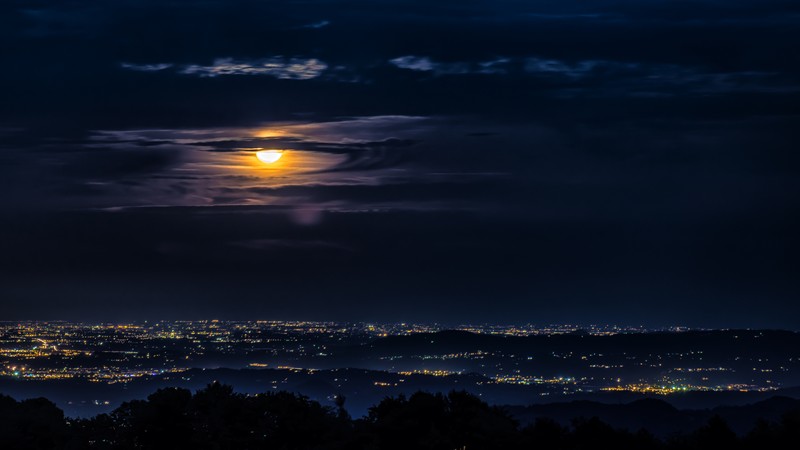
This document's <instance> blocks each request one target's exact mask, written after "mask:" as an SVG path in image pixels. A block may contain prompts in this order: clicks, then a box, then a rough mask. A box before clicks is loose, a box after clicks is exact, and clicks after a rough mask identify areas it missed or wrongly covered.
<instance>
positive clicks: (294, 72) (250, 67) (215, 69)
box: [120, 56, 328, 80]
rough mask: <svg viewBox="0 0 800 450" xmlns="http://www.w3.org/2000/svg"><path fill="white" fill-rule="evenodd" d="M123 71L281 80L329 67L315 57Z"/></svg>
mask: <svg viewBox="0 0 800 450" xmlns="http://www.w3.org/2000/svg"><path fill="white" fill-rule="evenodd" d="M120 66H121V67H122V68H123V69H127V70H135V71H139V72H158V71H162V70H165V69H169V68H171V67H176V68H178V72H179V73H182V74H185V75H196V76H199V77H207V78H213V77H218V76H223V75H267V76H272V77H275V78H280V79H284V80H310V79H312V78H316V77H318V76H320V75H321V74H322V72H324V71H325V69H327V68H328V65H327V64H325V63H324V62H322V61H320V60H318V59H315V58H285V57H282V56H275V57H272V58H265V59H256V60H245V59H234V58H217V59H215V60H214V63H213V64H211V65H200V64H189V65H183V66H176V65H175V64H171V63H160V64H131V63H121V64H120Z"/></svg>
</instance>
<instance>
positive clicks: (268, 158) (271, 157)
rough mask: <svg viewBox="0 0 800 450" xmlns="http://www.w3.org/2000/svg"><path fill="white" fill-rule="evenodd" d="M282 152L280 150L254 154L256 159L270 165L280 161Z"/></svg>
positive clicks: (262, 151)
mask: <svg viewBox="0 0 800 450" xmlns="http://www.w3.org/2000/svg"><path fill="white" fill-rule="evenodd" d="M281 156H283V152H282V151H280V150H261V151H258V152H256V158H258V160H259V161H261V162H263V163H265V164H272V163H274V162H275V161H277V160H279V159H281Z"/></svg>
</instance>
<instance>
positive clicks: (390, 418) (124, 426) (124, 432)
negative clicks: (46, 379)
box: [0, 383, 800, 450]
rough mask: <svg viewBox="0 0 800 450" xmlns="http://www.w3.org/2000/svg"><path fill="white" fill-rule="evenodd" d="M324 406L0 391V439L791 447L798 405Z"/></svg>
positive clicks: (267, 398) (421, 401)
mask: <svg viewBox="0 0 800 450" xmlns="http://www.w3.org/2000/svg"><path fill="white" fill-rule="evenodd" d="M335 404H336V405H337V406H336V407H327V406H323V405H321V404H320V403H319V402H316V401H313V400H310V399H308V398H307V397H304V396H301V395H296V394H292V393H288V392H277V393H266V394H259V395H245V394H240V393H236V392H234V391H233V388H232V387H230V386H226V385H222V384H219V383H213V384H210V385H208V386H207V387H206V388H204V389H202V390H199V391H197V392H196V393H194V394H192V393H191V392H190V391H189V390H186V389H178V388H167V389H160V390H158V391H156V392H155V393H153V394H152V395H150V396H149V397H148V398H147V400H134V401H131V402H126V403H124V404H122V405H121V406H120V407H119V408H117V409H116V410H114V411H113V412H111V413H109V414H101V415H98V416H96V417H93V418H89V419H70V418H65V417H64V413H63V411H61V410H60V409H59V408H58V407H56V405H55V404H53V403H52V402H50V401H49V400H46V399H42V398H40V399H31V400H24V401H19V402H18V401H16V400H14V399H12V398H11V397H7V396H2V395H0V448H2V449H9V450H12V449H13V450H16V449H20V450H23V449H25V450H27V449H120V450H123V449H193V450H195V449H199V450H205V449H208V450H212V449H213V450H222V449H231V450H248V449H334V450H336V449H342V450H345V449H364V450H368V449H381V450H384V449H385V450H393V449H398V450H400V449H403V450H409V449H432V450H433V449H435V450H456V449H458V450H463V449H466V450H480V449H498V450H500V449H503V450H507V449H546V450H558V449H564V450H573V449H574V450H578V449H600V448H613V449H615V450H627V449H631V450H632V449H637V450H647V449H664V450H668V449H676V450H677V449H717V448H721V449H726V450H728V449H732V450H737V449H741V450H749V449H753V450H756V449H758V450H761V449H787V450H788V449H792V450H794V449H796V448H798V444H799V443H800V411H796V412H794V413H790V414H786V415H785V416H784V417H783V419H782V420H780V421H778V422H774V423H770V422H766V421H760V422H758V423H757V424H756V425H755V427H754V428H753V429H752V431H750V432H749V433H747V434H746V435H744V436H737V435H736V433H734V432H733V431H732V430H731V429H730V428H729V427H728V425H727V424H726V423H725V421H724V420H722V419H721V418H719V417H714V418H712V419H711V420H709V422H708V423H707V424H706V425H705V426H703V427H701V428H699V429H697V430H695V431H694V432H692V433H688V434H684V435H677V436H673V437H670V438H668V439H663V440H662V439H657V438H656V437H655V436H653V435H652V434H651V433H649V432H648V431H646V430H634V431H629V430H619V429H614V428H613V427H611V426H609V425H608V424H606V423H604V422H602V421H600V420H599V419H597V418H576V419H575V420H573V422H572V424H571V426H562V425H560V424H558V423H556V422H555V421H553V420H548V419H537V420H536V421H535V422H534V423H532V424H530V425H527V426H524V427H521V426H520V425H519V424H518V423H517V422H516V421H515V420H513V419H512V418H511V416H510V415H509V414H508V413H506V412H505V411H504V410H502V409H500V408H498V407H493V406H490V405H488V404H487V403H485V402H483V401H482V400H480V399H479V398H478V397H476V396H474V395H472V394H469V393H466V392H463V391H462V392H457V391H453V392H450V393H449V394H446V395H445V394H430V393H424V392H418V393H416V394H413V395H411V396H410V397H404V396H399V397H388V398H385V399H384V400H383V401H381V402H380V403H379V404H377V405H375V406H374V407H372V408H370V410H369V414H368V415H367V416H366V417H363V418H360V419H353V418H351V417H350V416H349V414H348V413H347V412H346V410H345V405H346V402H345V399H344V398H343V397H338V398H336V402H335Z"/></svg>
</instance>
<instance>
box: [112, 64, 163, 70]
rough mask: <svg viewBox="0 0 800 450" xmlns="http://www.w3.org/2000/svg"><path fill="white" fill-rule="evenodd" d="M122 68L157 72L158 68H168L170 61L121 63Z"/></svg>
mask: <svg viewBox="0 0 800 450" xmlns="http://www.w3.org/2000/svg"><path fill="white" fill-rule="evenodd" d="M120 66H122V68H123V69H128V70H137V71H139V72H158V71H159V70H164V69H169V68H170V67H172V64H170V63H162V64H130V63H121V64H120Z"/></svg>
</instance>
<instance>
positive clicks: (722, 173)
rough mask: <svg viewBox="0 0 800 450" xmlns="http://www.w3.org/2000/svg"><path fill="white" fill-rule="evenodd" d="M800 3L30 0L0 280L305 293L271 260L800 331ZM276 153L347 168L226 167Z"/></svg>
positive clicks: (15, 82)
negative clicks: (798, 326) (194, 281)
mask: <svg viewBox="0 0 800 450" xmlns="http://www.w3.org/2000/svg"><path fill="white" fill-rule="evenodd" d="M799 22H800V5H799V4H798V3H797V2H796V1H786V0H761V1H755V0H730V1H724V2H723V1H717V0H699V1H692V2H689V1H675V0H598V1H592V2H586V1H580V0H565V1H560V2H551V1H518V0H504V1H490V0H481V1H468V2H464V1H450V0H447V1H437V2H420V1H399V0H398V1H382V2H374V1H330V0H319V1H309V2H300V3H295V2H288V1H287V2H263V1H246V0H242V1H233V0H225V1H223V0H219V1H204V2H196V1H188V0H185V1H181V0H171V1H155V0H137V1H133V0H131V1H127V0H118V1H113V2H101V3H98V2H94V1H89V0H70V1H54V0H40V1H33V2H31V1H16V0H14V1H7V2H4V3H3V5H2V6H1V7H0V39H2V40H3V42H4V43H5V45H2V46H0V58H2V60H3V61H4V66H3V68H2V69H0V84H2V86H4V90H5V91H4V95H3V100H2V102H0V189H2V190H3V192H4V193H5V195H4V196H3V198H2V200H0V214H2V218H3V219H4V220H2V221H1V222H0V236H2V238H0V239H2V240H0V246H1V247H2V249H3V252H2V255H1V256H0V265H2V267H3V268H4V269H5V270H4V273H5V274H7V275H4V276H5V277H6V278H8V279H9V281H13V286H12V285H11V284H5V285H4V287H3V288H0V289H4V290H5V291H6V292H5V293H0V294H3V295H2V297H3V298H9V299H11V300H9V301H10V302H12V303H10V304H9V306H8V309H7V310H8V311H11V312H10V313H9V314H11V315H17V316H19V317H22V316H30V314H33V313H32V312H31V311H32V310H31V309H30V307H29V306H28V305H33V304H38V302H41V301H45V300H46V301H51V300H47V299H49V298H51V297H53V296H55V291H54V290H49V289H48V288H46V287H37V289H33V288H31V287H30V286H31V285H32V284H36V285H37V286H44V285H47V283H42V282H39V281H36V282H34V281H31V280H34V279H37V280H38V278H35V277H40V276H41V277H44V278H43V279H44V280H45V281H48V280H49V281H52V283H53V284H52V285H53V286H61V287H62V288H63V289H64V290H65V292H72V291H74V292H81V294H80V295H78V294H74V295H73V294H70V297H69V298H70V300H69V301H71V302H74V303H75V305H76V311H77V312H78V313H80V312H81V311H84V312H85V311H86V309H87V308H88V307H86V308H83V307H82V306H81V305H82V303H81V302H82V300H81V299H80V296H81V295H83V296H86V297H87V298H93V299H97V298H100V297H103V296H106V295H111V294H112V293H113V292H114V291H115V290H118V286H123V285H130V284H135V283H136V280H137V277H139V276H141V277H142V279H145V280H149V281H148V283H151V284H149V286H150V288H151V290H158V289H160V288H161V287H163V289H165V290H170V292H176V293H183V294H186V295H189V294H191V295H192V296H197V301H198V302H199V303H204V304H206V305H213V304H214V302H215V301H218V300H215V299H214V298H213V297H214V296H213V295H211V294H210V293H211V292H216V293H221V292H222V293H225V294H227V293H229V292H234V291H237V292H238V293H239V294H240V295H241V297H242V300H241V301H240V303H238V304H237V306H239V307H240V309H241V310H242V311H249V312H261V313H264V314H268V313H270V312H274V311H278V310H281V311H288V310H286V309H281V308H283V307H279V306H278V305H276V304H270V305H263V304H261V303H259V298H260V297H259V296H258V293H259V292H260V288H259V286H258V283H250V282H248V281H247V280H249V279H251V278H248V277H251V276H252V275H254V274H263V273H271V274H273V275H270V276H269V277H267V278H269V281H270V285H271V288H273V289H274V290H275V292H280V293H281V295H283V296H284V297H283V298H292V299H297V301H296V303H297V304H299V305H314V306H318V307H320V308H323V307H325V304H327V303H330V302H331V301H332V300H335V301H338V302H341V304H342V310H343V311H345V313H343V315H345V316H346V315H347V314H356V313H357V312H358V311H359V308H361V307H362V306H363V305H364V304H365V302H375V304H374V305H372V306H370V308H369V310H370V311H371V313H370V314H373V315H374V316H376V317H378V316H383V317H393V316H392V314H393V312H394V311H396V310H397V309H398V308H405V309H408V310H418V311H420V312H419V317H420V318H422V319H425V318H426V317H425V315H426V313H425V308H426V307H428V306H429V305H432V304H438V305H440V307H437V308H435V309H436V310H437V311H438V313H437V314H440V315H441V312H442V311H446V312H448V313H451V314H453V315H458V316H459V317H463V318H469V317H488V316H487V315H486V314H485V313H486V309H487V308H486V307H485V305H486V302H487V299H491V302H492V304H493V305H497V309H498V312H497V313H496V316H497V318H499V319H503V318H504V317H505V318H508V320H511V319H515V318H518V317H522V316H524V317H526V320H533V319H535V317H536V316H537V314H540V313H541V314H544V315H548V314H549V315H550V316H548V317H553V318H555V319H558V317H559V314H562V316H561V317H565V316H563V314H566V313H565V312H564V311H563V310H562V309H559V307H556V306H554V305H563V304H570V305H574V308H573V309H577V310H581V311H585V314H584V315H583V317H585V318H586V320H595V321H615V322H625V321H636V322H639V321H645V322H646V321H659V320H673V319H672V318H674V319H675V320H678V319H681V318H683V317H687V316H685V315H681V314H677V313H676V314H675V315H674V316H669V315H664V314H662V313H661V312H660V311H661V310H660V309H659V307H658V306H657V305H666V304H672V305H677V306H678V307H679V308H678V309H679V310H680V309H685V308H690V307H696V308H697V309H698V311H700V312H702V313H703V314H706V313H709V312H716V314H717V315H718V319H714V320H717V322H715V323H717V324H725V323H737V324H743V325H748V324H749V323H750V322H749V321H750V320H751V319H752V320H755V319H753V318H754V317H759V319H758V320H760V321H761V322H759V323H762V324H768V325H769V324H780V325H781V326H788V325H791V323H789V322H792V320H793V319H787V317H797V313H798V312H800V311H798V310H797V306H796V305H794V304H793V301H792V299H793V298H796V295H797V293H798V286H797V284H796V282H794V281H793V280H792V277H791V275H792V274H794V273H796V272H797V269H798V267H797V262H796V261H795V260H793V259H792V258H790V257H788V256H787V255H791V254H794V253H796V252H797V251H798V250H800V244H799V243H798V241H797V239H796V237H794V234H795V233H793V232H792V230H794V229H795V228H796V227H797V225H798V214H797V207H796V203H797V201H796V199H797V198H800V181H798V180H800V177H799V176H798V175H800V173H798V172H800V159H798V156H797V152H796V151H795V148H794V147H796V143H797V142H798V138H800V136H798V131H797V130H798V129H800V126H798V109H797V105H798V104H800V60H798V59H797V58H794V57H792V55H794V53H796V48H797V45H798V43H800V34H798V29H800V23H799ZM282 127H283V128H286V129H287V130H290V131H292V132H291V133H288V132H287V133H286V134H283V135H281V134H277V135H268V134H265V135H259V134H258V133H256V132H254V130H259V129H262V128H264V129H273V128H274V129H281V128H282ZM284 131H286V130H284ZM272 147H276V148H280V149H283V150H286V151H290V152H296V154H297V155H299V158H298V159H302V158H306V159H313V158H318V159H320V161H324V162H325V163H324V164H323V163H315V164H310V163H309V165H308V167H307V168H306V169H304V170H303V171H298V172H297V173H298V174H301V175H297V176H296V177H295V178H294V179H286V177H283V178H282V175H280V173H279V172H275V176H274V177H265V176H263V173H262V174H261V175H259V176H255V175H254V174H248V173H246V172H243V171H239V172H236V171H232V169H231V170H229V169H228V168H226V167H223V166H225V164H223V163H222V162H224V161H240V162H239V163H237V164H245V162H241V161H246V158H247V156H248V155H251V153H252V152H254V151H256V150H257V149H259V148H272ZM226 158H227V159H226ZM236 158H240V159H241V160H237V159H236ZM288 160H289V159H288V158H287V161H288ZM231 164H233V163H231ZM226 170H227V171H226ZM265 170H266V169H265ZM266 173H272V172H266ZM303 177H305V178H303ZM43 274H44V275H43ZM132 274H138V275H132ZM194 274H202V275H203V277H205V279H204V281H203V283H205V284H203V283H201V284H203V286H204V288H198V289H194V288H192V289H188V288H185V283H186V280H188V279H190V278H193V275H194ZM242 274H246V275H247V277H244V275H242ZM172 277H174V279H173V278H172ZM243 277H244V278H246V279H242V278H243ZM255 278H257V277H252V279H255ZM107 280H114V281H113V282H111V281H107ZM0 281H2V280H0ZM76 286H77V287H76ZM92 286H94V287H92ZM182 286H183V287H182ZM214 286H217V288H215V287H214ZM220 286H225V288H224V289H222V288H219V287H220ZM78 287H80V289H78ZM205 288H208V289H205ZM53 289H56V288H53ZM59 289H60V288H59ZM143 292H144V291H143ZM143 295H144V294H143ZM319 299H324V301H323V300H319ZM375 299H381V300H380V301H378V300H375ZM175 302H176V303H175V304H176V305H183V306H185V302H187V301H185V300H175ZM181 302H184V303H181ZM326 302H327V303H326ZM756 302H758V303H756ZM262 303H263V302H262ZM96 304H97V302H96V301H94V300H92V301H89V300H87V302H86V303H85V305H96ZM756 304H757V305H760V307H761V308H762V309H763V310H764V312H763V313H759V314H755V315H752V314H750V312H748V307H747V306H748V305H749V306H750V307H754V305H756ZM653 305H656V306H653ZM209 308H211V306H209ZM287 308H288V307H287ZM167 309H169V308H167ZM181 309H182V308H181V307H179V306H175V308H174V310H173V312H174V313H175V314H178V313H179V312H180V310H181ZM751 309H752V308H751ZM306 310H308V308H306V307H302V308H300V309H296V310H294V311H295V312H296V313H297V314H302V313H303V312H304V311H306ZM656 310H658V311H659V313H658V316H659V317H663V319H661V318H659V319H653V318H652V314H653V311H656ZM559 311H560V312H559ZM728 312H729V313H728ZM78 313H76V314H78ZM102 314H109V315H113V314H114V309H113V307H109V309H108V310H106V311H105V312H101V314H100V315H102ZM686 314H688V313H686ZM703 317H705V316H703ZM703 317H701V316H699V315H698V316H696V317H693V318H691V317H690V319H689V320H687V321H690V322H691V321H693V322H695V323H697V324H702V322H703V320H706V319H704V318H703ZM437 318H439V319H441V318H442V317H437ZM709 320H710V319H709ZM794 322H795V323H796V320H795V321H794Z"/></svg>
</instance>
